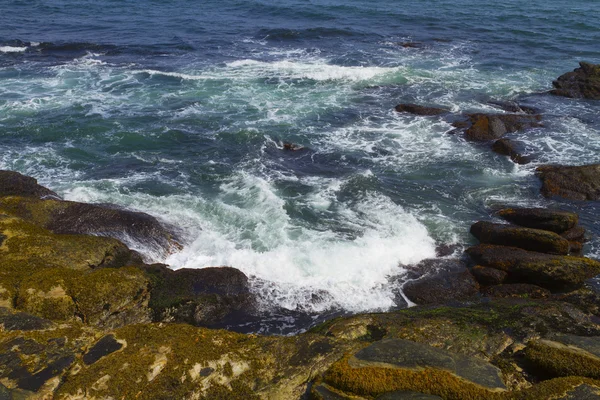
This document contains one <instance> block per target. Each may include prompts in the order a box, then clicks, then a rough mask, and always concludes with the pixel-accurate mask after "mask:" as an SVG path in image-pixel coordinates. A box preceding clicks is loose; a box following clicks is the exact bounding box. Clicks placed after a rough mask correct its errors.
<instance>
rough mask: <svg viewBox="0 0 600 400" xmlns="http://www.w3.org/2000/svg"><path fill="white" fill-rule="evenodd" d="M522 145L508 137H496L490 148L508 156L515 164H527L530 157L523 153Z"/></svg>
mask: <svg viewBox="0 0 600 400" xmlns="http://www.w3.org/2000/svg"><path fill="white" fill-rule="evenodd" d="M523 147H524V145H523V143H521V142H517V141H514V140H510V139H506V138H503V139H498V140H496V141H495V142H494V144H493V145H492V150H493V151H494V152H496V153H498V154H502V155H503V156H509V157H510V159H511V160H512V161H513V162H514V163H516V164H529V163H530V162H531V159H532V157H531V156H529V155H526V154H525V150H524V148H523Z"/></svg>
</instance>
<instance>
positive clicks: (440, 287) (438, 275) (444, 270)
mask: <svg viewBox="0 0 600 400" xmlns="http://www.w3.org/2000/svg"><path fill="white" fill-rule="evenodd" d="M441 261H442V262H443V261H446V263H444V264H440V265H439V268H438V269H436V270H433V271H431V272H430V273H429V274H427V275H425V276H422V277H421V278H419V279H417V280H413V281H409V282H407V283H405V284H404V286H403V287H402V291H403V293H404V295H405V296H406V297H407V298H408V299H409V300H410V301H412V302H414V303H416V304H443V303H445V302H448V301H450V300H464V299H468V298H471V297H473V296H475V295H476V294H477V293H478V292H479V284H478V283H477V281H476V280H475V278H473V275H471V273H470V272H469V270H468V269H467V268H466V267H465V266H464V264H462V263H461V262H458V261H457V260H441Z"/></svg>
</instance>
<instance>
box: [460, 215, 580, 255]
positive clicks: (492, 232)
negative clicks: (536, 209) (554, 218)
mask: <svg viewBox="0 0 600 400" xmlns="http://www.w3.org/2000/svg"><path fill="white" fill-rule="evenodd" d="M471 233H472V234H473V236H475V237H476V238H477V239H479V241H480V242H481V243H489V244H496V245H500V246H513V247H519V248H521V249H525V250H530V251H538V252H541V253H552V254H568V253H569V242H568V241H567V240H566V239H563V238H562V237H560V236H559V235H558V234H557V233H554V232H550V231H545V230H541V229H532V228H523V227H517V226H514V225H506V224H494V223H492V222H486V221H480V222H477V223H475V224H473V225H472V226H471Z"/></svg>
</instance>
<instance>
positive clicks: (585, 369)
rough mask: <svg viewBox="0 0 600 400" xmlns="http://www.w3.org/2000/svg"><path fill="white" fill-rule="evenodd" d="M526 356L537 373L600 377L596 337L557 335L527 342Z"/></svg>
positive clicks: (557, 375) (599, 344) (599, 339)
mask: <svg viewBox="0 0 600 400" xmlns="http://www.w3.org/2000/svg"><path fill="white" fill-rule="evenodd" d="M525 357H526V358H527V360H528V361H529V362H530V363H531V364H532V365H533V366H534V367H535V368H536V369H537V370H539V371H541V373H543V374H547V375H548V376H553V377H566V376H583V377H587V378H595V379H599V378H600V338H598V337H577V336H572V335H568V336H566V335H561V336H557V337H555V338H554V340H548V339H540V340H534V341H531V342H529V343H528V344H527V348H526V349H525Z"/></svg>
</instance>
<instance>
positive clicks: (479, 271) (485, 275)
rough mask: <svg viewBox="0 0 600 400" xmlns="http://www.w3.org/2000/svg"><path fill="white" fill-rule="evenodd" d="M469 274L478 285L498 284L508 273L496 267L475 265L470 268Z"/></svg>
mask: <svg viewBox="0 0 600 400" xmlns="http://www.w3.org/2000/svg"><path fill="white" fill-rule="evenodd" d="M471 274H473V277H474V278H475V280H476V281H477V282H479V284H480V285H483V286H492V285H500V284H501V283H503V282H504V281H505V280H506V277H507V276H508V274H507V273H506V272H504V271H501V270H499V269H496V268H490V267H484V266H482V265H476V266H474V267H473V268H471Z"/></svg>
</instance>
